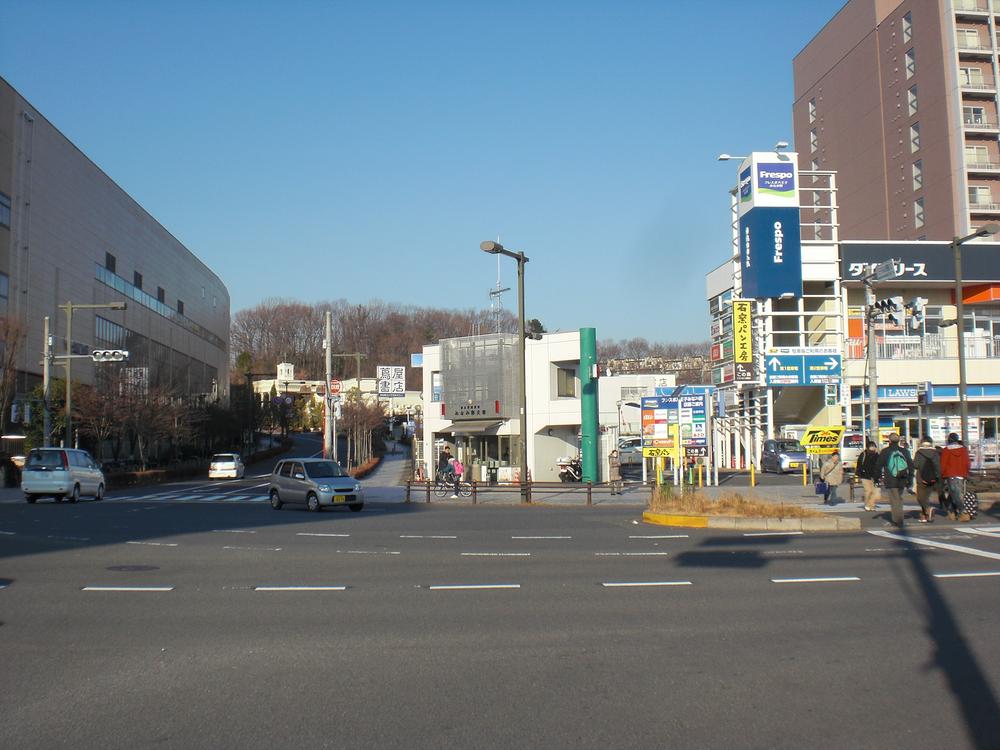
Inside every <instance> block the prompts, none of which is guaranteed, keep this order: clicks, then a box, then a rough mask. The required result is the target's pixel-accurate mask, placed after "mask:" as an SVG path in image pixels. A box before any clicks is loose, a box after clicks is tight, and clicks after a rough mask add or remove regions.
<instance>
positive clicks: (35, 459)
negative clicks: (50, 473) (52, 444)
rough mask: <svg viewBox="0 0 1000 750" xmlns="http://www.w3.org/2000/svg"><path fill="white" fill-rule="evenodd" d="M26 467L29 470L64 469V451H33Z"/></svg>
mask: <svg viewBox="0 0 1000 750" xmlns="http://www.w3.org/2000/svg"><path fill="white" fill-rule="evenodd" d="M25 466H26V467H28V468H29V469H61V468H63V459H62V451H59V450H54V451H31V453H29V454H28V460H27V462H26V463H25Z"/></svg>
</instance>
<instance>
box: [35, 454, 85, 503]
mask: <svg viewBox="0 0 1000 750" xmlns="http://www.w3.org/2000/svg"><path fill="white" fill-rule="evenodd" d="M104 487H105V484H104V472H102V471H101V467H100V466H98V465H97V462H95V461H94V459H93V458H91V457H90V454H89V453H87V451H82V450H79V449H77V448H32V449H31V452H30V453H28V457H27V458H26V459H25V460H24V469H23V470H22V471H21V491H22V492H23V493H24V499H25V500H27V501H28V502H29V503H33V502H35V501H36V500H37V499H38V498H40V497H52V498H55V500H56V502H61V501H62V500H63V498H68V499H69V501H70V502H71V503H75V502H76V501H77V500H79V499H80V497H81V496H83V495H87V496H89V497H93V498H94V499H95V500H103V499H104Z"/></svg>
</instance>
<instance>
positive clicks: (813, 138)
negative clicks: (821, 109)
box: [809, 128, 819, 153]
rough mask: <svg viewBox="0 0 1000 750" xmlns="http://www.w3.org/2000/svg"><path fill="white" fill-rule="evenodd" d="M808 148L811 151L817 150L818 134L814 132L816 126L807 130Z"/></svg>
mask: <svg viewBox="0 0 1000 750" xmlns="http://www.w3.org/2000/svg"><path fill="white" fill-rule="evenodd" d="M809 149H810V150H811V151H812V152H813V153H816V151H818V150H819V136H818V135H817V134H816V128H813V129H812V130H810V131H809Z"/></svg>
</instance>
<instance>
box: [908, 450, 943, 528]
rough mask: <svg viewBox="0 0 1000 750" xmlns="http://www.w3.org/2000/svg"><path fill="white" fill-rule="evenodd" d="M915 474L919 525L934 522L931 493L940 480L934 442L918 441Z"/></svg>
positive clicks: (938, 462) (938, 459)
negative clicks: (918, 504)
mask: <svg viewBox="0 0 1000 750" xmlns="http://www.w3.org/2000/svg"><path fill="white" fill-rule="evenodd" d="M913 465H914V467H915V468H916V472H917V502H918V503H920V523H931V522H932V521H933V520H934V508H933V507H932V506H931V504H930V496H931V492H932V491H933V490H934V489H935V488H936V487H937V484H938V481H939V480H940V479H941V457H940V456H938V453H937V451H936V450H934V441H932V440H931V439H930V438H926V437H925V438H924V439H923V440H921V441H920V448H918V449H917V455H916V456H914V457H913Z"/></svg>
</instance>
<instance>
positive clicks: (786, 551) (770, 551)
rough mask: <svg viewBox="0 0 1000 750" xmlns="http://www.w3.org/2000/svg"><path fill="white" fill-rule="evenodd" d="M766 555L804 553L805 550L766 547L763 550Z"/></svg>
mask: <svg viewBox="0 0 1000 750" xmlns="http://www.w3.org/2000/svg"><path fill="white" fill-rule="evenodd" d="M761 552H762V553H763V554H765V555H804V554H805V550H801V549H765V550H761Z"/></svg>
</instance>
